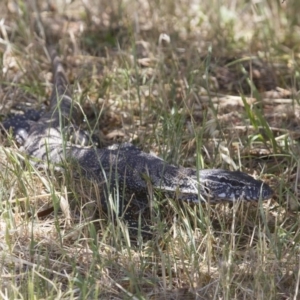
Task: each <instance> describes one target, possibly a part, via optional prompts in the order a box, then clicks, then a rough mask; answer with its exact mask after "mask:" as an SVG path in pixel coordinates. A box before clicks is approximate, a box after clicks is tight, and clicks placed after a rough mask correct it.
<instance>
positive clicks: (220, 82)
mask: <svg viewBox="0 0 300 300" xmlns="http://www.w3.org/2000/svg"><path fill="white" fill-rule="evenodd" d="M43 3H44V1H41V3H39V4H40V9H41V11H42V13H41V18H42V19H43V20H44V19H45V20H44V22H45V24H47V26H53V27H54V28H52V30H54V31H55V26H57V24H60V25H59V26H58V29H57V30H56V33H55V34H56V35H57V36H58V38H59V40H60V41H59V47H60V52H61V55H62V58H63V60H64V62H65V64H66V67H67V72H68V77H69V79H70V82H71V83H72V85H73V92H74V94H75V98H76V100H78V102H80V104H81V106H82V110H83V111H84V114H85V120H86V122H85V123H84V125H83V127H85V128H87V129H88V130H89V131H92V132H95V133H96V134H98V135H99V137H100V138H101V139H102V138H103V137H105V138H104V139H103V143H104V144H105V145H107V144H112V143H114V142H122V141H130V142H132V143H134V144H136V145H138V146H139V147H141V148H142V149H143V150H145V151H152V152H154V153H155V154H157V155H159V156H161V157H163V158H164V159H166V160H167V161H168V162H169V163H174V164H182V165H184V166H187V167H197V168H218V167H221V168H226V169H231V170H234V169H241V170H242V171H245V172H247V173H250V174H251V175H254V176H255V177H258V178H261V179H262V180H266V181H267V182H268V183H270V184H271V185H272V187H273V188H274V190H275V196H274V199H272V200H270V201H268V202H265V203H261V202H259V203H257V204H250V203H236V204H233V205H229V204H219V205H215V206H210V205H208V204H207V205H194V206H191V205H189V204H187V203H178V201H176V199H169V198H168V197H167V196H166V195H161V194H159V193H158V194H157V193H153V194H152V193H150V197H151V199H152V202H151V203H152V207H151V209H150V220H151V222H149V226H150V227H151V228H152V230H153V232H154V234H153V236H152V238H151V239H149V238H146V237H145V236H144V235H143V234H142V233H141V232H142V228H139V230H138V232H137V234H136V236H137V237H136V238H134V239H133V236H132V233H131V231H130V230H128V228H127V226H126V224H124V222H123V220H122V219H117V220H116V218H115V213H114V212H115V211H116V210H117V206H116V204H117V202H116V201H117V200H118V199H119V195H118V191H117V192H116V193H115V194H114V195H111V196H110V197H109V203H110V205H109V209H108V212H106V213H104V212H102V211H101V205H100V203H101V189H99V187H98V186H97V185H95V184H94V183H93V182H88V181H87V180H86V179H84V178H76V176H75V173H73V172H74V169H73V168H68V166H67V169H68V170H67V172H66V173H65V174H63V175H62V174H60V173H57V172H55V171H53V170H50V171H48V172H45V171H44V170H39V169H36V168H34V167H33V166H32V165H31V164H30V161H29V159H28V158H26V157H24V156H23V154H20V153H18V151H17V147H16V145H15V144H14V142H13V141H11V140H10V139H9V138H7V137H6V136H4V135H1V137H0V138H1V140H0V142H1V145H2V146H1V148H0V202H1V204H0V209H1V216H0V235H1V241H0V256H1V263H0V266H1V291H0V292H1V294H0V295H1V296H0V297H1V298H3V299H19V298H20V299H29V298H30V299H31V298H32V299H33V298H36V299H41V298H44V299H53V298H61V299H98V298H100V299H108V298H112V297H113V298H114V299H185V298H187V299H297V298H299V292H298V286H299V280H300V272H299V269H300V266H299V236H300V235H299V216H298V209H299V204H298V181H299V179H298V177H299V175H298V174H299V163H298V156H299V155H298V153H299V150H298V139H299V134H298V131H299V130H298V128H299V117H298V116H299V95H298V93H297V90H298V89H299V83H298V81H299V80H298V79H299V74H300V69H299V54H298V53H299V45H300V40H299V36H298V35H297V34H296V32H298V31H299V30H298V29H299V24H298V22H299V21H298V19H297V18H298V11H299V10H300V4H299V3H300V2H299V1H296V0H294V1H292V0H288V1H284V3H281V1H230V0H224V1H220V0H212V1H210V2H205V3H203V4H198V3H197V1H191V2H188V1H179V2H178V1H177V2H174V1H139V2H138V1H131V0H128V1H123V2H120V1H101V3H100V2H99V3H98V1H89V2H88V1H85V5H86V6H85V7H84V5H83V4H82V2H81V1H73V2H72V3H64V2H63V1H57V3H56V4H54V7H57V11H55V10H54V11H52V12H51V13H49V12H48V13H45V9H46V7H45V6H43V5H45V4H43ZM18 5H19V6H18ZM18 5H17V4H15V2H13V1H7V3H5V4H4V3H1V4H0V6H1V9H2V11H3V12H5V14H6V16H5V18H3V19H2V23H1V24H0V33H1V48H0V49H1V50H0V56H1V58H2V60H1V69H2V72H1V73H0V80H1V90H0V107H1V108H0V109H1V118H2V120H3V119H4V117H5V115H7V114H8V113H9V112H10V111H11V110H12V107H13V106H14V105H16V104H19V105H20V104H22V105H23V106H25V107H26V106H27V107H30V108H31V107H38V108H40V107H42V106H43V104H48V103H47V100H48V96H49V93H50V81H51V76H50V74H49V70H50V67H49V62H48V60H47V57H46V55H45V51H44V47H43V44H42V43H43V41H41V40H40V38H38V37H37V36H36V34H35V33H34V32H35V29H34V17H35V16H36V12H37V10H36V8H32V7H31V6H29V4H27V2H26V1H24V2H23V1H19V2H18ZM33 11H34V12H35V13H34V15H32V13H33ZM63 15H65V16H66V15H67V16H69V19H67V18H63ZM70 16H72V18H70ZM46 19H47V20H48V21H47V22H46ZM49 20H50V22H49ZM8 45H11V46H12V47H11V46H10V47H11V48H8ZM7 49H14V51H7ZM250 58H252V59H250ZM261 66H262V67H261ZM263 67H266V70H264V69H263ZM228 70H229V71H228ZM270 72H271V73H272V75H273V76H274V78H275V81H272V80H271V79H270V78H271V77H272V76H269V74H270ZM268 87H272V89H273V94H271V93H269V92H268ZM276 87H280V88H281V89H277V90H276V93H275V91H274V90H275V88H276ZM274 95H275V96H274ZM101 142H102V141H101ZM49 207H50V208H51V207H53V212H51V213H47V214H45V215H43V216H41V214H40V213H43V212H47V209H48V208H49ZM142 218H143V216H141V219H142ZM148 221H149V220H148Z"/></svg>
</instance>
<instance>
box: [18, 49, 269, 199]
mask: <svg viewBox="0 0 300 300" xmlns="http://www.w3.org/2000/svg"><path fill="white" fill-rule="evenodd" d="M49 53H50V56H51V58H52V65H53V75H54V80H53V84H54V87H53V92H52V95H51V99H50V109H49V111H48V112H46V113H44V114H43V116H41V118H40V119H39V120H38V121H37V122H35V123H34V124H30V128H29V130H28V131H27V138H26V140H25V142H24V145H23V149H24V151H25V153H26V154H28V155H29V156H31V157H33V158H35V159H36V160H37V161H40V162H43V164H45V162H49V163H51V164H54V165H56V164H61V163H62V162H65V161H69V160H70V159H71V160H72V161H75V162H76V163H77V164H78V168H79V172H81V173H82V174H83V175H84V176H86V177H87V178H89V179H91V180H95V181H97V182H98V184H99V185H102V186H106V188H107V189H108V190H111V189H112V188H114V187H118V188H119V189H120V190H124V191H126V195H129V197H130V195H133V194H135V195H136V196H137V195H143V197H142V198H145V199H147V194H148V193H149V188H151V189H152V190H159V191H162V192H163V193H166V194H167V195H169V196H171V197H174V198H176V199H178V200H185V201H190V202H194V203H198V202H209V203H219V202H223V201H231V202H234V201H237V200H246V201H258V200H266V199H269V198H270V197H271V196H272V195H273V191H272V190H271V188H270V187H269V186H268V185H267V184H265V183H263V182H262V181H260V180H255V179H254V178H253V177H251V176H249V175H247V174H245V173H243V172H239V171H234V172H232V171H226V170H221V169H204V170H196V169H191V168H183V167H178V166H174V165H171V164H168V163H167V162H165V161H164V160H163V159H161V158H159V157H157V156H155V155H152V154H149V153H145V152H143V151H141V150H139V149H138V148H137V147H135V146H133V145H132V144H130V143H124V144H121V145H113V146H110V147H107V148H102V149H97V148H96V147H83V146H81V145H76V144H74V143H72V142H70V141H69V140H68V139H66V138H65V135H66V133H65V132H66V130H65V129H66V128H68V126H73V124H75V120H76V119H78V112H79V110H78V107H77V106H76V103H74V101H73V100H72V97H71V93H70V91H69V89H68V81H67V79H66V76H65V74H64V70H63V67H62V64H61V61H60V58H59V57H58V56H57V54H56V51H55V50H53V49H50V50H49ZM144 195H146V197H144ZM137 200H138V199H137ZM141 201H146V200H141ZM125 202H126V200H125Z"/></svg>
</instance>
